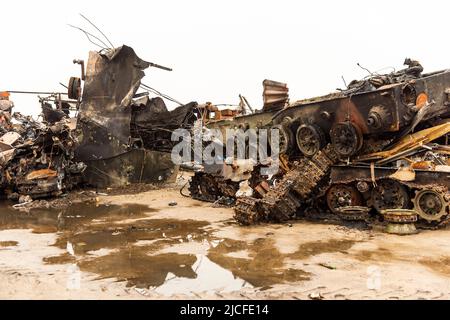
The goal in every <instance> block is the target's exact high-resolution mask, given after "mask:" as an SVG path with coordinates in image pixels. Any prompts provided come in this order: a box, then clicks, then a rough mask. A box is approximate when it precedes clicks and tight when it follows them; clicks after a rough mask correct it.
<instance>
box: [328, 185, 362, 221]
mask: <svg viewBox="0 0 450 320" xmlns="http://www.w3.org/2000/svg"><path fill="white" fill-rule="evenodd" d="M326 198H327V204H328V208H329V209H330V210H331V212H333V213H335V214H339V213H340V209H341V208H343V207H357V206H361V205H362V202H363V201H362V196H361V194H360V193H359V191H358V190H357V189H356V188H355V187H353V186H351V185H347V184H335V185H333V186H331V188H330V189H328V191H327V195H326Z"/></svg>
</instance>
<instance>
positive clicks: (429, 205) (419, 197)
mask: <svg viewBox="0 0 450 320" xmlns="http://www.w3.org/2000/svg"><path fill="white" fill-rule="evenodd" d="M413 203H414V210H415V211H416V212H417V214H418V215H419V217H421V218H422V219H424V220H426V221H427V222H432V221H440V220H441V219H442V217H444V216H446V215H447V214H448V209H449V201H448V200H446V196H445V194H444V193H443V192H440V191H438V190H434V189H423V190H420V191H417V192H416V196H415V197H414V200H413Z"/></svg>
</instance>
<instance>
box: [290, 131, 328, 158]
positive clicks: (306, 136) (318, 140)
mask: <svg viewBox="0 0 450 320" xmlns="http://www.w3.org/2000/svg"><path fill="white" fill-rule="evenodd" d="M296 138H297V146H298V148H299V149H300V151H301V152H302V153H303V154H304V155H305V156H307V157H312V156H313V155H315V154H316V153H317V152H319V150H320V149H322V148H323V147H324V145H325V136H324V134H323V132H322V130H321V129H320V128H319V127H317V126H314V125H309V124H303V125H301V126H300V127H298V129H297V134H296Z"/></svg>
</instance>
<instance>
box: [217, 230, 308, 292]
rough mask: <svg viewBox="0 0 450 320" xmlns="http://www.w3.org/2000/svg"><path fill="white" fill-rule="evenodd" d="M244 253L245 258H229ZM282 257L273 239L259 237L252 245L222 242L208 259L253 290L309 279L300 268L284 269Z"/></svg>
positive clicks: (228, 241)
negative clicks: (232, 254) (246, 253)
mask: <svg viewBox="0 0 450 320" xmlns="http://www.w3.org/2000/svg"><path fill="white" fill-rule="evenodd" d="M243 250H248V252H249V259H247V258H237V257H233V256H230V255H229V254H230V253H233V252H241V251H243ZM286 257H287V255H284V254H282V253H280V252H279V251H278V249H277V248H276V247H275V245H274V241H273V239H269V238H259V239H256V240H255V241H254V242H253V243H251V244H248V243H246V242H245V241H238V240H230V239H226V240H224V241H222V242H221V243H220V244H219V245H218V246H217V247H215V248H212V249H210V251H209V254H208V258H209V259H210V260H211V261H213V262H215V263H217V264H219V265H220V266H222V267H224V268H226V269H228V270H230V271H231V272H233V274H234V275H235V276H237V277H239V278H242V279H245V280H246V281H247V282H249V283H250V284H251V285H252V286H254V287H267V286H270V285H273V284H278V283H288V282H297V281H305V280H309V278H310V274H309V273H308V272H305V271H303V270H301V269H293V268H288V269H286V268H284V259H285V258H286Z"/></svg>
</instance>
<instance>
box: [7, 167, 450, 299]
mask: <svg viewBox="0 0 450 320" xmlns="http://www.w3.org/2000/svg"><path fill="white" fill-rule="evenodd" d="M186 179H187V177H186V175H185V177H181V178H180V179H179V181H178V183H177V184H175V185H171V186H166V187H164V188H163V189H160V190H154V188H152V187H148V188H146V187H140V188H137V189H131V190H132V192H126V191H125V190H120V192H118V191H117V190H114V189H112V190H107V191H104V192H100V194H96V195H95V196H87V195H86V194H85V192H83V194H79V191H75V193H72V194H71V195H70V197H69V199H70V202H69V206H67V207H66V208H64V206H63V205H57V206H48V208H45V209H32V210H28V211H27V210H22V211H18V210H14V209H12V208H11V204H8V203H3V204H1V205H0V283H2V285H1V286H0V298H3V299H18V298H22V299H28V298H32V299H184V298H188V299H200V298H201V299H204V298H209V299H223V298H230V299H311V298H323V299H448V298H450V230H449V229H443V230H435V231H431V230H422V231H421V232H420V233H419V234H417V235H412V236H395V235H387V234H384V233H382V231H381V230H378V229H376V230H373V229H372V230H370V229H364V228H349V227H348V226H343V225H336V224H327V223H319V222H308V221H293V222H292V223H289V224H280V225H275V224H273V225H260V226H253V227H242V226H239V225H237V224H236V223H235V222H234V220H233V218H232V216H233V210H232V209H230V208H224V207H215V206H214V205H213V204H210V203H203V202H199V201H196V200H192V199H190V198H186V197H183V196H182V195H181V194H180V192H179V189H180V185H183V184H184V183H186ZM77 192H78V193H77ZM107 193H109V194H108V195H107ZM77 194H78V196H77ZM173 201H175V202H176V205H174V204H173V203H172V206H171V205H170V202H173ZM59 204H60V203H59Z"/></svg>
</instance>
